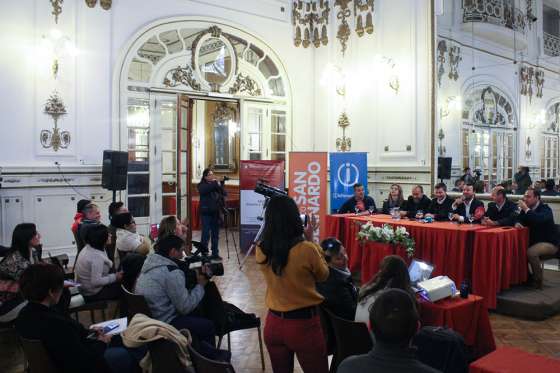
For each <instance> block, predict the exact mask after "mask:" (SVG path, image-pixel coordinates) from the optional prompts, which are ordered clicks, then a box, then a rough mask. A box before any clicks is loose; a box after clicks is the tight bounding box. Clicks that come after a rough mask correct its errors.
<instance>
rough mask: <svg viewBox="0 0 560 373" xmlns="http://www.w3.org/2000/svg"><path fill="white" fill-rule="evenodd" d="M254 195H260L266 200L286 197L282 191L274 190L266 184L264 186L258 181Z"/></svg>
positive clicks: (262, 182)
mask: <svg viewBox="0 0 560 373" xmlns="http://www.w3.org/2000/svg"><path fill="white" fill-rule="evenodd" d="M255 193H258V194H260V195H261V196H265V197H267V198H272V197H275V196H287V195H288V193H286V191H284V190H282V189H278V188H275V187H273V186H270V185H268V184H265V183H264V181H262V180H259V181H257V185H256V186H255Z"/></svg>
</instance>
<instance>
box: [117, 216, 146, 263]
mask: <svg viewBox="0 0 560 373" xmlns="http://www.w3.org/2000/svg"><path fill="white" fill-rule="evenodd" d="M112 223H113V225H114V226H115V228H116V230H117V239H116V244H115V248H116V249H117V255H115V257H116V258H115V268H119V264H120V262H122V260H123V259H124V257H125V256H126V255H127V254H128V253H132V252H135V253H138V254H142V255H148V253H149V252H150V247H151V244H150V240H148V239H147V238H146V237H144V236H142V235H140V234H138V233H136V222H135V221H134V217H133V216H132V214H131V213H130V212H124V213H121V214H118V215H115V216H113V220H112Z"/></svg>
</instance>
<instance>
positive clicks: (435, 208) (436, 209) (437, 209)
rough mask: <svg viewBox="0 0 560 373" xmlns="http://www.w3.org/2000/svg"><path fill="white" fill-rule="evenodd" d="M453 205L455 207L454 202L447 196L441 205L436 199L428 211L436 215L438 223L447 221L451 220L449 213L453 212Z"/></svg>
mask: <svg viewBox="0 0 560 373" xmlns="http://www.w3.org/2000/svg"><path fill="white" fill-rule="evenodd" d="M451 205H453V200H452V199H451V198H450V197H449V196H445V199H444V200H443V203H441V204H440V203H438V202H437V198H434V199H432V202H431V203H430V208H429V209H428V211H429V212H430V214H433V215H434V219H435V220H437V221H442V220H447V219H449V213H450V212H452V211H453V208H452V207H451Z"/></svg>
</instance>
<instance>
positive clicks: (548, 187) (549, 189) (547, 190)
mask: <svg viewBox="0 0 560 373" xmlns="http://www.w3.org/2000/svg"><path fill="white" fill-rule="evenodd" d="M554 187H555V183H554V179H548V180H547V181H546V182H545V185H544V191H543V192H542V193H541V195H543V196H552V197H555V196H557V195H558V192H557V191H556V190H554Z"/></svg>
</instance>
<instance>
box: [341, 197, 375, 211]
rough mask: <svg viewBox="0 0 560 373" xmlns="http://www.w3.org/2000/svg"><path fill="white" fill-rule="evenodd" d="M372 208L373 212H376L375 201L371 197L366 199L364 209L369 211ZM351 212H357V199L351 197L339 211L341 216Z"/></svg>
mask: <svg viewBox="0 0 560 373" xmlns="http://www.w3.org/2000/svg"><path fill="white" fill-rule="evenodd" d="M370 206H373V211H376V210H377V208H376V207H375V201H374V200H373V198H371V197H370V196H365V197H364V207H365V209H366V210H369V208H370ZM349 212H356V197H350V198H349V199H348V200H347V201H346V202H344V204H343V205H342V206H340V208H339V209H338V213H339V214H346V213H349Z"/></svg>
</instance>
